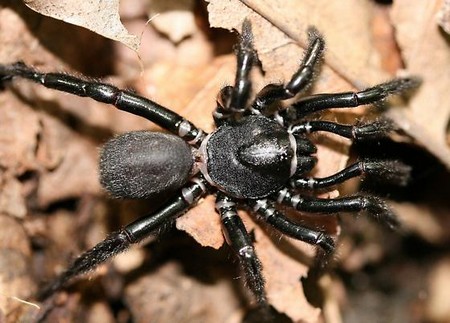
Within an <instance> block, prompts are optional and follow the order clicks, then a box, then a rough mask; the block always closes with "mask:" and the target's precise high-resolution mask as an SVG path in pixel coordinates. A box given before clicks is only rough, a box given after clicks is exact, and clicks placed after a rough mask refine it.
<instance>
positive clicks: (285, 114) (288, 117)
mask: <svg viewBox="0 0 450 323" xmlns="http://www.w3.org/2000/svg"><path fill="white" fill-rule="evenodd" d="M419 84H420V79H418V78H416V77H406V78H398V79H394V80H391V81H389V82H386V83H381V84H378V85H375V86H373V87H370V88H368V89H365V90H363V91H359V92H342V93H323V94H316V95H311V96H307V97H304V98H302V99H300V100H299V101H297V102H296V103H294V104H292V105H291V106H290V107H288V108H286V109H284V110H281V111H279V112H278V113H277V116H276V118H277V120H280V122H282V123H283V124H285V125H286V124H290V123H292V122H295V121H296V120H299V119H301V118H303V117H304V116H306V115H307V114H310V113H313V112H317V111H321V110H325V109H331V108H354V107H357V106H360V105H363V104H372V103H376V102H378V101H381V100H383V99H385V98H386V97H387V96H389V95H392V94H400V93H402V92H405V91H407V90H409V89H411V88H415V87H417V86H418V85H419Z"/></svg>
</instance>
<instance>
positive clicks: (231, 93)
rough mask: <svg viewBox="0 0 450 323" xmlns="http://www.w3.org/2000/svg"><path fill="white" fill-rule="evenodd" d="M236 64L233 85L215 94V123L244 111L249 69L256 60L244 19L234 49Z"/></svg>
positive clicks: (248, 84)
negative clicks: (235, 48)
mask: <svg viewBox="0 0 450 323" xmlns="http://www.w3.org/2000/svg"><path fill="white" fill-rule="evenodd" d="M236 57H237V64H236V76H235V80H234V86H225V87H223V88H222V89H221V90H220V92H219V94H218V95H217V107H216V109H215V111H214V112H213V117H214V121H215V122H216V125H218V126H219V125H221V124H222V123H223V122H224V121H226V120H229V119H231V118H232V117H233V115H234V114H235V113H240V112H244V111H245V109H246V106H247V101H248V99H249V96H250V91H251V87H252V82H251V80H250V71H251V69H252V67H253V65H254V64H255V61H256V59H257V58H256V52H255V49H254V48H253V35H252V29H251V24H250V21H248V20H244V23H243V24H242V33H241V34H240V36H239V42H238V44H237V50H236Z"/></svg>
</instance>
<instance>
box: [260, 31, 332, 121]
mask: <svg viewBox="0 0 450 323" xmlns="http://www.w3.org/2000/svg"><path fill="white" fill-rule="evenodd" d="M308 35H309V43H308V48H307V49H306V54H305V56H304V57H303V59H302V61H301V63H300V66H299V68H298V70H297V71H296V72H295V73H294V75H292V78H291V80H290V81H289V82H287V83H286V84H285V85H284V84H268V85H266V86H265V87H264V88H262V89H261V90H260V91H259V92H258V93H257V94H256V97H255V99H254V101H253V103H252V105H251V107H252V111H254V112H255V113H263V114H265V112H266V111H265V110H266V109H267V108H268V107H269V106H270V105H271V104H272V103H274V102H275V101H279V100H286V99H290V98H293V97H294V96H295V95H297V94H298V93H300V92H301V91H302V90H304V89H306V88H307V87H308V85H310V84H311V81H312V79H313V78H314V74H315V70H316V66H317V64H318V62H319V61H320V59H321V57H322V54H323V51H324V48H325V41H324V40H323V37H322V36H321V35H320V33H319V32H318V31H317V30H316V29H315V28H314V27H310V28H309V30H308Z"/></svg>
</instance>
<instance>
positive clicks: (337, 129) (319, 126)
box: [288, 118, 394, 140]
mask: <svg viewBox="0 0 450 323" xmlns="http://www.w3.org/2000/svg"><path fill="white" fill-rule="evenodd" d="M392 130H394V125H393V124H392V122H391V121H390V120H387V119H383V118H382V119H378V120H375V121H374V122H367V123H359V124H355V125H346V124H340V123H336V122H332V121H322V120H318V121H316V120H311V121H304V122H301V123H299V124H296V125H293V126H290V127H289V128H288V131H289V132H290V133H292V134H293V135H300V134H310V133H313V132H318V131H324V132H329V133H333V134H336V135H338V136H341V137H344V138H349V139H352V140H375V139H381V138H385V137H387V135H388V133H389V132H390V131H392Z"/></svg>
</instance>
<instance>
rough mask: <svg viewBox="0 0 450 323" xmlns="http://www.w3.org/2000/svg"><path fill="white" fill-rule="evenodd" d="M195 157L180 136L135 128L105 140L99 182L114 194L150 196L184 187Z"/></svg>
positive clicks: (118, 195)
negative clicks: (135, 129)
mask: <svg viewBox="0 0 450 323" xmlns="http://www.w3.org/2000/svg"><path fill="white" fill-rule="evenodd" d="M193 163H194V161H193V157H192V154H191V149H190V146H189V145H188V144H186V142H185V141H184V140H182V139H180V138H179V137H176V136H173V135H168V134H163V133H157V132H150V131H135V132H128V133H125V134H122V135H120V136H117V137H115V138H114V139H112V140H110V141H109V142H107V143H106V145H105V146H104V147H103V150H102V152H101V156H100V182H101V183H102V185H103V186H104V187H105V188H106V190H108V191H109V192H110V193H111V194H112V195H113V196H114V197H119V198H151V197H154V196H156V195H157V194H158V195H159V194H164V193H168V192H172V191H174V190H176V189H178V188H180V187H181V186H183V185H184V184H185V183H186V182H187V180H188V178H189V176H190V173H191V169H192V166H193Z"/></svg>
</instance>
